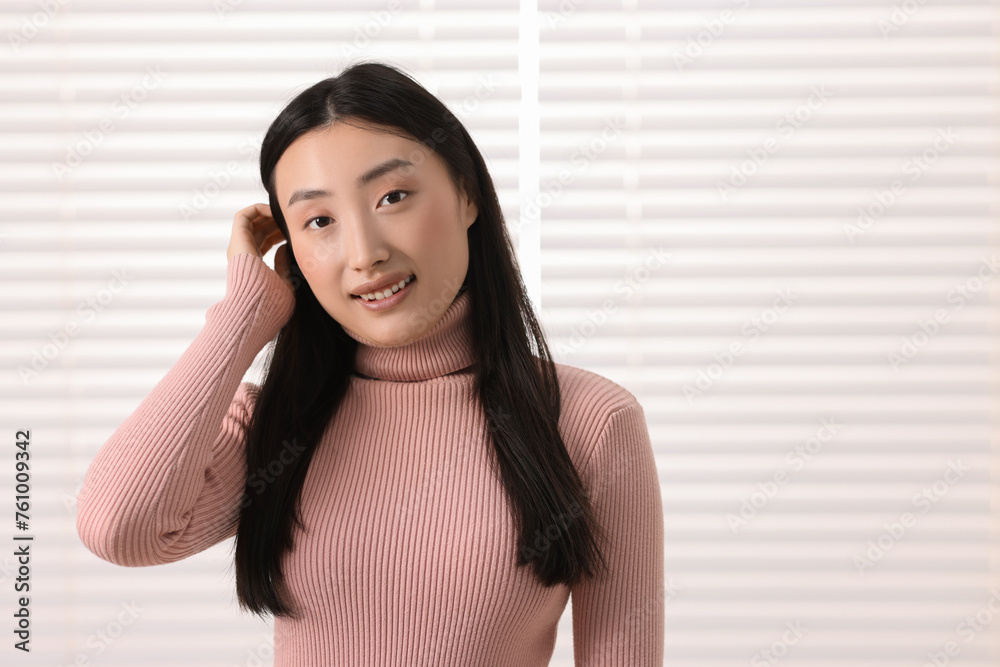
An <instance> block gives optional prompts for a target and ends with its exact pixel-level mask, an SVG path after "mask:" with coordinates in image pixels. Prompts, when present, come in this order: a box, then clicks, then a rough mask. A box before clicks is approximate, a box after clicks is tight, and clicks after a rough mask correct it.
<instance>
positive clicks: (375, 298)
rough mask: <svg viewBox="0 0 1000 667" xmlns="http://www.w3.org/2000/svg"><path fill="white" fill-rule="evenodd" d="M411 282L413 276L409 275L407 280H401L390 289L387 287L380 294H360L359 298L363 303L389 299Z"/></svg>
mask: <svg viewBox="0 0 1000 667" xmlns="http://www.w3.org/2000/svg"><path fill="white" fill-rule="evenodd" d="M412 280H413V275H412V274H411V275H410V276H408V277H407V278H404V279H403V280H400V281H399V282H398V283H396V284H395V285H393V286H392V287H387V288H386V289H384V290H382V291H381V292H370V293H368V294H362V295H360V296H361V298H362V299H364V300H365V301H381V300H382V299H384V298H386V297H389V296H392V295H393V294H395V293H396V292H398V291H399V290H401V289H403V287H405V286H406V285H407V284H408V283H409V282H410V281H412Z"/></svg>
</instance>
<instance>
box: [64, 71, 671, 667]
mask: <svg viewBox="0 0 1000 667" xmlns="http://www.w3.org/2000/svg"><path fill="white" fill-rule="evenodd" d="M260 173H261V180H262V182H263V184H264V187H265V188H266V190H267V193H268V198H269V203H268V204H263V203H258V204H253V205H251V206H248V207H246V208H244V209H242V210H241V211H238V212H237V213H236V215H235V216H234V219H233V229H232V236H231V238H230V243H229V247H228V249H227V258H228V271H227V283H226V295H225V297H224V298H223V299H222V300H221V301H219V302H218V303H216V304H214V305H213V306H212V307H211V308H210V309H209V311H208V313H207V315H206V324H205V327H204V328H203V329H202V331H201V332H200V333H199V334H198V337H197V338H196V339H195V340H194V342H193V343H192V344H191V346H190V347H189V348H188V349H187V350H186V351H185V353H184V355H183V356H182V357H181V359H180V360H179V361H178V362H177V363H176V364H175V365H174V367H172V368H171V370H170V372H169V373H168V374H167V375H166V376H165V377H164V378H163V379H162V380H161V381H160V382H159V383H158V384H157V385H156V387H155V388H154V390H153V391H152V392H151V393H150V395H149V396H148V397H147V398H146V399H145V400H144V401H143V402H142V404H141V405H140V406H139V407H138V408H137V409H136V411H135V412H134V413H133V414H132V415H131V416H130V417H129V419H128V420H127V421H126V422H125V423H124V424H122V426H121V427H119V429H118V430H117V431H116V432H115V433H114V434H113V435H112V437H111V438H110V439H109V440H108V441H107V442H106V443H105V444H104V446H103V447H102V449H101V451H100V452H99V453H98V455H97V457H96V458H95V460H94V461H93V462H92V463H91V466H90V468H89V470H88V472H87V477H86V479H85V482H84V486H83V489H82V490H81V492H80V495H79V498H78V506H79V512H78V518H77V527H78V530H79V533H80V536H81V538H82V540H83V542H84V543H85V544H86V545H87V547H88V548H90V549H91V551H93V552H94V553H96V554H97V555H99V556H100V557H102V558H104V559H106V560H109V561H111V562H114V563H119V564H122V565H132V566H134V565H152V564H157V563H168V562H172V561H176V560H179V559H181V558H185V557H187V556H190V555H192V554H194V553H197V552H199V551H202V550H204V549H206V548H208V547H209V546H211V545H213V544H216V543H218V542H220V541H222V540H224V539H227V538H229V537H233V536H235V537H236V541H235V554H234V561H235V569H236V592H237V596H238V598H239V602H240V605H241V607H242V608H244V609H246V610H249V611H251V612H254V613H257V614H261V615H264V614H273V615H274V634H275V637H274V640H275V642H274V643H275V654H274V655H275V663H274V664H275V665H276V666H277V667H286V666H291V665H295V666H296V667H312V666H315V667H320V666H324V667H329V666H338V665H344V666H346V665H359V664H379V665H435V666H459V665H462V666H466V665H495V666H498V667H515V666H517V667H523V666H529V667H531V666H538V667H542V666H543V665H547V664H548V663H549V660H550V658H551V657H552V654H553V649H554V646H555V640H556V629H557V626H558V623H559V619H560V616H561V615H562V613H563V610H564V609H565V607H566V604H567V602H568V600H569V597H570V595H572V599H573V605H572V607H573V646H574V654H575V656H576V660H577V664H578V665H582V664H586V665H602V666H605V667H611V666H618V667H625V666H628V667H651V666H654V665H655V666H657V667H658V666H659V665H661V664H662V660H663V635H664V626H663V620H664V601H665V600H664V598H665V591H664V585H663V584H664V582H663V512H662V506H661V497H660V486H659V478H658V474H657V470H656V463H655V460H654V456H653V451H652V447H651V444H650V439H649V433H648V431H647V427H646V423H645V417H644V413H643V409H642V407H641V406H640V405H639V403H638V402H637V400H636V398H635V396H633V395H632V394H631V393H630V392H628V391H627V390H625V389H624V388H623V387H621V386H619V385H617V384H615V383H614V382H612V381H610V380H608V379H607V378H604V377H602V376H599V375H596V374H594V373H591V372H588V371H585V370H583V369H579V368H574V367H571V366H566V365H563V364H557V363H554V362H553V361H552V358H551V354H550V352H549V348H548V345H547V343H546V340H545V336H544V334H543V332H542V329H541V327H540V326H539V323H538V321H537V320H536V318H535V315H534V311H533V308H532V305H531V302H530V301H529V299H528V296H527V293H526V291H525V288H524V285H523V283H522V281H521V277H520V272H519V270H518V267H517V261H516V258H515V255H514V251H513V248H512V245H511V242H510V239H509V237H508V235H507V228H506V225H505V223H504V219H503V215H502V213H501V209H500V205H499V202H498V199H497V194H496V190H495V187H494V185H493V181H492V179H491V177H490V175H489V173H488V171H487V169H486V165H485V162H484V160H483V157H482V155H481V154H480V152H479V150H478V149H477V148H476V146H475V144H474V143H473V141H472V139H471V137H470V136H469V134H468V132H467V131H466V130H465V128H464V127H463V126H462V125H461V123H459V121H458V120H457V119H456V118H455V117H454V115H452V114H451V112H450V111H449V110H448V109H447V107H445V106H444V105H443V104H442V103H441V101H440V100H438V99H437V98H435V97H434V96H433V95H431V94H430V93H428V92H427V91H426V90H425V89H424V88H423V87H421V86H420V85H419V84H418V83H417V82H416V81H414V80H413V79H411V78H410V77H408V76H407V75H405V74H404V73H402V72H400V71H399V70H397V69H395V68H393V67H390V66H387V65H382V64H379V63H362V64H358V65H354V66H352V67H350V68H348V69H346V70H345V71H344V72H342V73H341V74H340V75H339V76H336V77H331V78H329V79H325V80H323V81H320V82H319V83H317V84H315V85H313V86H311V87H309V88H308V89H306V90H304V91H303V92H302V93H300V94H299V95H297V96H296V97H295V98H294V99H293V100H292V101H291V102H290V103H289V104H288V106H287V107H286V108H285V109H284V110H282V112H281V113H280V114H279V115H278V117H277V118H276V119H275V120H274V122H273V123H272V124H271V126H270V128H269V129H268V131H267V134H266V135H265V137H264V142H263V145H262V147H261V163H260ZM283 241H285V243H282V242H283ZM276 245H278V246H279V247H278V248H277V251H276V253H275V268H274V270H271V269H270V268H268V267H267V265H266V264H265V263H264V262H263V260H262V257H263V256H264V255H265V254H266V253H267V252H268V251H269V250H270V249H272V248H274V247H275V246H276ZM275 336H277V339H276V340H275V344H274V346H273V348H272V350H271V354H270V356H269V358H268V360H267V363H266V373H265V376H264V380H263V382H262V384H261V385H260V386H257V385H255V384H253V383H250V382H245V381H242V378H243V374H244V373H245V372H246V371H247V369H248V368H249V366H250V364H251V363H252V362H253V360H254V358H255V357H256V355H257V353H258V352H260V350H261V349H262V348H263V347H264V346H265V345H266V344H267V343H268V341H271V340H272V339H274V338H275Z"/></svg>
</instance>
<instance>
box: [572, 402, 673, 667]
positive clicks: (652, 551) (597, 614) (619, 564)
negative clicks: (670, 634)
mask: <svg viewBox="0 0 1000 667" xmlns="http://www.w3.org/2000/svg"><path fill="white" fill-rule="evenodd" d="M585 469H586V471H587V472H586V473H585V474H586V475H588V476H589V477H590V478H592V487H593V489H592V491H591V493H590V495H591V501H592V503H593V506H594V510H595V514H596V517H597V520H598V521H599V522H600V524H601V527H602V529H603V531H604V533H605V534H606V536H607V538H608V539H607V541H606V542H601V543H600V544H601V547H602V553H603V554H604V556H605V560H606V561H607V564H608V573H607V574H606V575H605V574H603V573H600V574H599V576H595V577H594V578H588V577H586V576H584V577H583V578H582V579H581V580H580V582H579V583H577V584H576V585H575V586H573V587H572V590H571V595H572V610H573V653H574V656H575V662H576V667H626V666H628V667H661V665H662V664H663V643H664V637H663V636H664V630H665V628H664V588H663V587H664V582H663V505H662V501H661V495H660V481H659V475H658V473H657V469H656V460H655V457H654V455H653V448H652V445H651V443H650V439H649V431H648V429H647V427H646V421H645V416H644V413H643V410H642V406H641V405H640V404H639V403H638V401H635V400H634V399H633V401H632V402H631V403H629V404H628V405H626V406H625V407H622V408H619V409H618V410H616V411H615V412H613V413H612V414H611V416H610V417H609V419H608V422H607V424H606V425H605V427H604V429H603V431H602V432H601V436H600V438H599V440H598V442H597V444H596V445H595V449H594V453H593V454H592V456H591V458H590V460H589V462H588V464H587V465H586V468H585Z"/></svg>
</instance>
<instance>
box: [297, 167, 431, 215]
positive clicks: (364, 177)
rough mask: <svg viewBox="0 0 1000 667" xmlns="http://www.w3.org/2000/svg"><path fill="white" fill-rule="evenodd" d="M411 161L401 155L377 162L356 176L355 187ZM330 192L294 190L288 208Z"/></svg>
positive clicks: (325, 195)
mask: <svg viewBox="0 0 1000 667" xmlns="http://www.w3.org/2000/svg"><path fill="white" fill-rule="evenodd" d="M412 166H413V163H412V162H410V161H409V160H404V159H403V158H401V157H394V158H391V159H389V160H386V161H385V162H383V163H381V164H377V165H375V166H374V167H372V168H371V169H369V170H368V171H366V172H365V173H363V174H361V175H360V176H358V178H357V181H356V182H355V183H356V185H357V187H359V188H361V187H364V186H365V185H368V184H369V183H371V182H372V181H374V180H375V179H376V178H378V177H380V176H384V175H385V174H387V173H389V172H390V171H395V170H396V169H401V168H402V167H412ZM331 196H332V193H331V192H330V191H328V190H319V189H315V188H303V189H301V190H296V191H295V192H293V193H292V196H291V197H289V198H288V204H287V205H286V206H287V207H288V208H291V207H292V206H293V205H294V204H296V203H298V202H300V201H306V200H309V199H318V198H320V197H331Z"/></svg>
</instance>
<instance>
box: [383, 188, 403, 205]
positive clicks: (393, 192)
mask: <svg viewBox="0 0 1000 667" xmlns="http://www.w3.org/2000/svg"><path fill="white" fill-rule="evenodd" d="M408 194H409V193H408V192H407V191H406V190H393V191H392V192H390V193H389V194H387V195H386V196H385V197H382V200H381V201H380V202H379V203H380V204H381V203H382V202H384V201H385V200H386V199H388V198H389V197H391V196H393V195H402V197H400V198H399V199H397V200H396V201H394V202H389V203H390V204H398V203H399V201H400V199H402V198H403V197H406V195H408Z"/></svg>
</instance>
